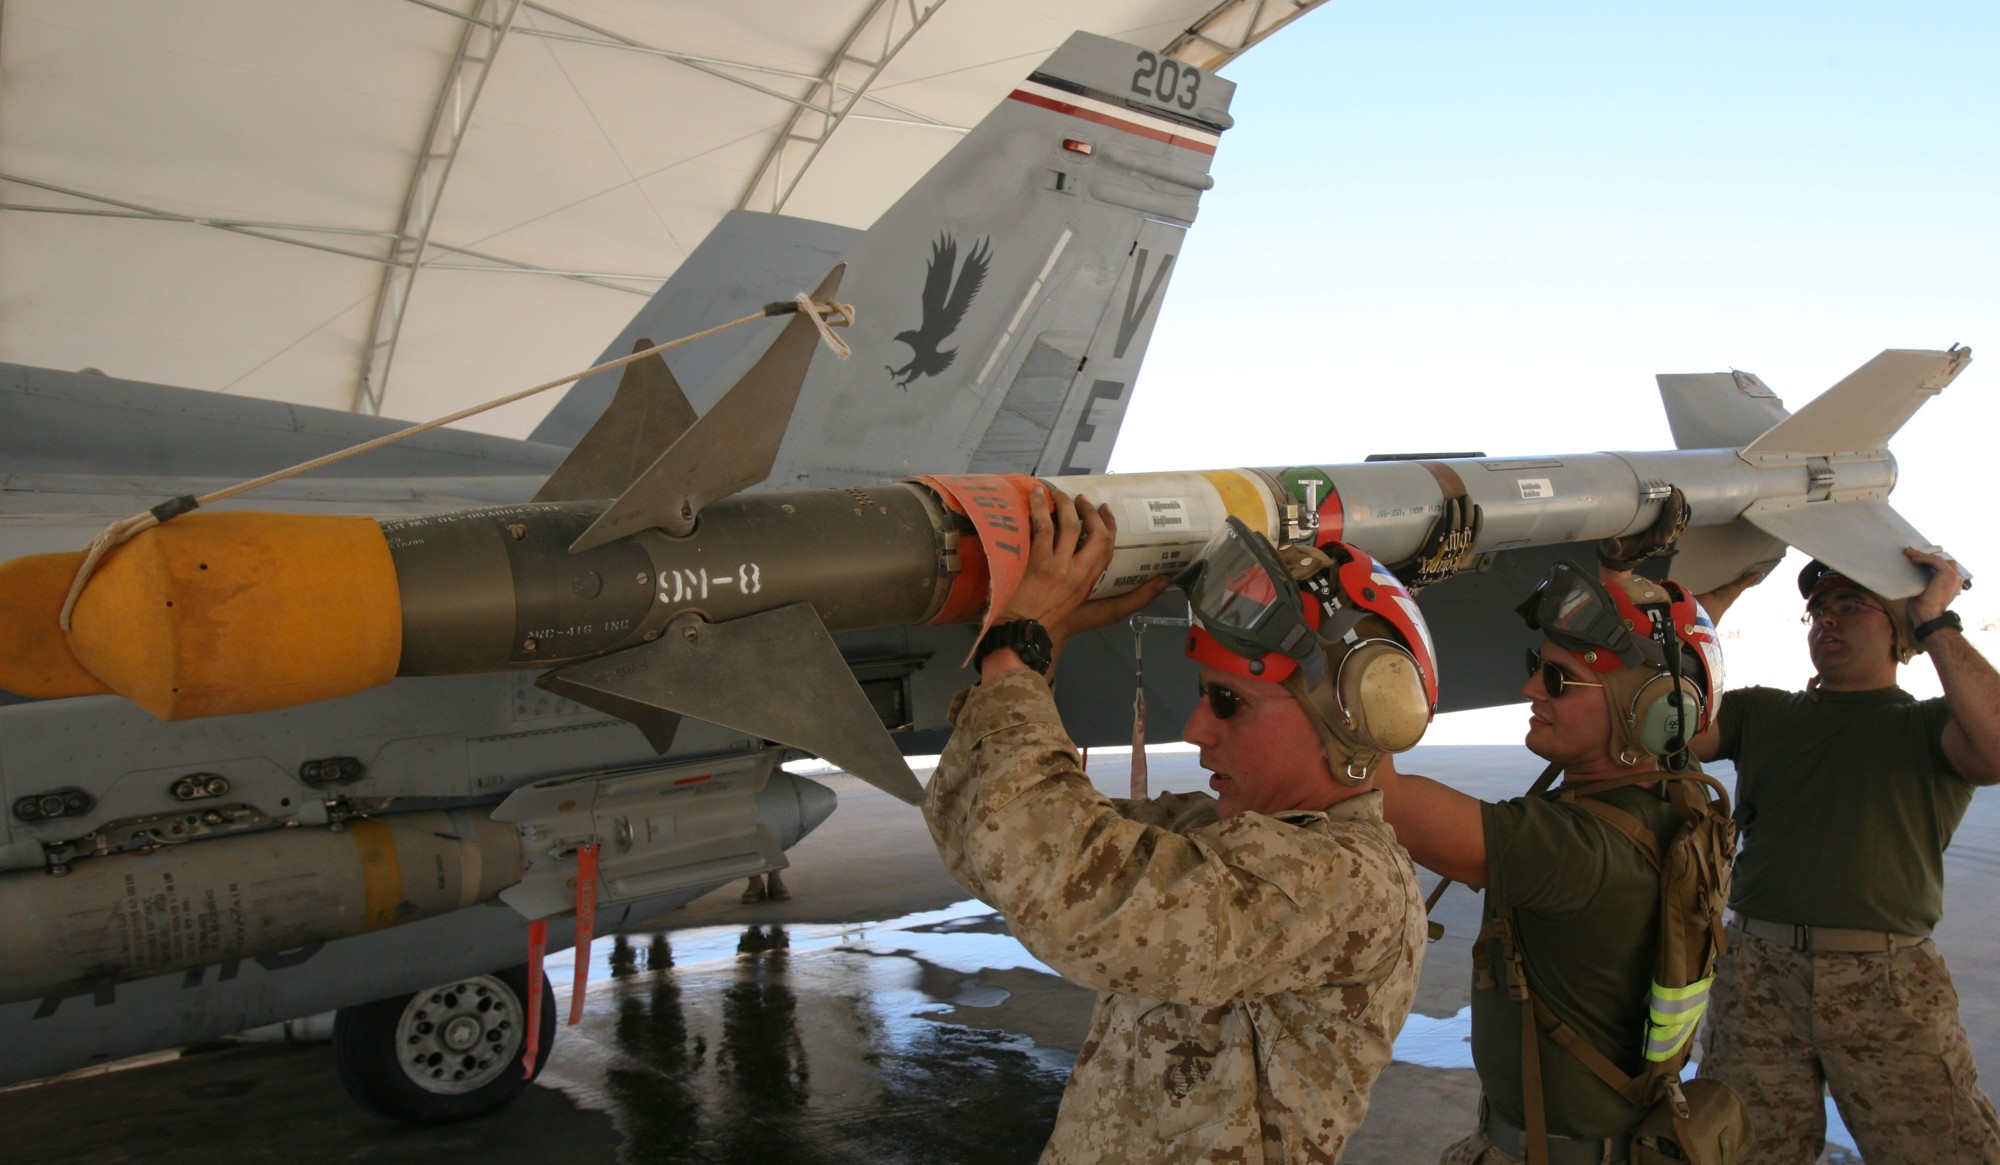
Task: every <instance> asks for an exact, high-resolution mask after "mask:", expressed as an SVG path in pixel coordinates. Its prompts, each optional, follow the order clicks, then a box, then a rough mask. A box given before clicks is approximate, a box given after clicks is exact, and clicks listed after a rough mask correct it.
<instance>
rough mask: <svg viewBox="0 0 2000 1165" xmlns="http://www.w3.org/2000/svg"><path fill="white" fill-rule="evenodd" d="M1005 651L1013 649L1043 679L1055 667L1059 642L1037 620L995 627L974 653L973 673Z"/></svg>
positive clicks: (996, 624) (1018, 620) (983, 638)
mask: <svg viewBox="0 0 2000 1165" xmlns="http://www.w3.org/2000/svg"><path fill="white" fill-rule="evenodd" d="M1003 647H1009V648H1012V649H1013V651H1014V654H1015V655H1018V656H1020V657H1021V662H1022V663H1025V664H1027V665H1028V666H1029V667H1031V668H1034V669H1035V670H1036V671H1037V672H1040V673H1041V674H1042V675H1047V674H1049V668H1050V666H1052V665H1053V664H1054V663H1055V642H1054V641H1053V640H1051V639H1050V638H1049V629H1048V628H1046V627H1044V626H1042V625H1041V624H1040V623H1037V622H1035V621H1034V620H1033V619H1010V620H1008V621H1007V622H1005V623H995V624H994V625H993V627H992V629H991V630H989V631H988V632H987V633H986V634H985V635H983V636H981V637H980V640H979V646H978V647H975V648H973V649H972V667H973V670H975V671H977V670H978V669H979V668H980V666H981V665H983V664H984V663H985V662H986V657H987V656H988V655H990V654H992V653H993V652H996V651H998V650H1000V649H1001V648H1003Z"/></svg>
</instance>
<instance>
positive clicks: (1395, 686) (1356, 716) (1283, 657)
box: [1177, 518, 1437, 785]
mask: <svg viewBox="0 0 2000 1165" xmlns="http://www.w3.org/2000/svg"><path fill="white" fill-rule="evenodd" d="M1177 581H1178V582H1179V584H1180V586H1181V588H1182V589H1183V590H1185V591H1186V592H1187V595H1188V602H1189V605H1190V606H1191V607H1192V609H1193V612H1194V620H1195V626H1194V628H1193V629H1192V630H1191V631H1190V632H1189V633H1188V645H1187V653H1188V656H1189V657H1190V658H1192V659H1194V660H1195V661H1196V662H1197V663H1202V664H1206V665H1208V666H1210V667H1214V668H1219V669H1221V670H1222V671H1226V672H1230V673H1231V674H1234V675H1239V676H1244V677H1247V678H1249V679H1256V680H1264V681H1266V682H1269V683H1275V684H1281V685H1283V686H1284V688H1285V689H1286V690H1287V691H1289V692H1291V693H1292V697H1293V698H1294V699H1296V700H1297V701H1298V702H1299V704H1300V705H1301V706H1302V707H1304V708H1305V710H1306V716H1307V718H1308V719H1309V720H1311V721H1312V722H1313V726H1314V727H1315V728H1317V729H1318V730H1319V735H1320V742H1321V743H1322V744H1323V745H1324V746H1325V747H1326V759H1327V768H1328V769H1329V770H1330V771H1331V772H1332V773H1333V775H1334V778H1335V779H1336V780H1339V781H1341V782H1342V783H1343V784H1348V785H1359V784H1361V783H1363V782H1365V781H1367V779H1368V776H1369V774H1370V773H1371V772H1372V771H1373V770H1374V767H1375V765H1376V763H1377V762H1378V761H1380V760H1381V758H1382V757H1383V755H1385V754H1387V753H1392V752H1401V751H1402V750H1404V749H1406V748H1409V747H1411V746H1412V745H1414V744H1416V743H1417V741H1418V740H1420V739H1422V738H1423V735H1424V729H1425V728H1426V727H1427V726H1428V725H1429V724H1430V719H1431V713H1432V712H1433V711H1435V710H1436V708H1437V663H1436V659H1437V653H1436V651H1435V649H1433V647H1432V646H1431V637H1430V629H1429V628H1427V627H1426V626H1424V617H1423V614H1422V613H1421V612H1420V611H1418V610H1417V604H1416V600H1415V599H1412V598H1411V597H1410V593H1409V591H1407V590H1406V589H1404V587H1403V584H1402V583H1400V582H1398V581H1397V579H1396V576H1395V575H1393V574H1391V573H1389V571H1388V569H1387V568H1386V567H1384V566H1383V565H1382V564H1381V563H1379V562H1376V561H1375V560H1374V559H1373V558H1371V557H1369V556H1368V554H1367V553H1366V552H1364V551H1362V550H1360V549H1357V548H1356V547H1353V546H1350V545H1348V544H1347V543H1344V542H1328V543H1327V544H1326V545H1325V546H1324V547H1312V546H1306V545H1303V544H1301V545H1297V546H1290V547H1287V548H1286V549H1284V550H1282V551H1280V550H1277V549H1276V548H1274V547H1273V546H1272V545H1271V543H1270V541H1269V540H1268V539H1266V538H1265V537H1264V536H1263V535H1262V534H1259V533H1257V532H1256V531H1254V530H1251V529H1250V528H1249V527H1248V526H1246V525H1244V524H1243V523H1242V522H1241V521H1240V520H1238V519H1236V518H1230V519H1228V521H1227V522H1226V523H1225V524H1224V526H1223V528H1222V529H1221V530H1218V531H1217V532H1216V534H1215V536H1214V537H1213V538H1211V539H1209V542H1208V545H1207V546H1206V547H1205V548H1203V550H1202V553H1201V557H1200V558H1199V559H1197V560H1196V561H1195V563H1194V564H1193V565H1192V566H1190V567H1189V568H1188V569H1187V570H1185V571H1183V572H1182V573H1181V576H1180V578H1179V579H1178V580H1177Z"/></svg>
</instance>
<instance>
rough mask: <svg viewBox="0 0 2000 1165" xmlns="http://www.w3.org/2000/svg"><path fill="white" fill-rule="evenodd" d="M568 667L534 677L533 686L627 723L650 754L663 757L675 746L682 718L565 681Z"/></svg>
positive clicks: (673, 713) (587, 685)
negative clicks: (642, 738) (639, 734)
mask: <svg viewBox="0 0 2000 1165" xmlns="http://www.w3.org/2000/svg"><path fill="white" fill-rule="evenodd" d="M569 670H570V669H569V668H557V669H556V670H554V671H550V672H543V673H542V674H541V675H538V676H536V677H535V686H536V687H538V688H540V689H542V690H543V691H545V692H554V693H555V694H556V695H558V696H561V697H562V698H563V699H565V700H575V701H576V702H577V703H579V704H582V705H583V706H585V707H587V708H595V709H597V710H598V711H599V712H603V713H605V714H606V715H610V716H616V717H618V718H619V719H620V720H625V721H629V722H630V723H631V724H632V726H633V727H635V728H637V729H638V730H639V731H640V732H642V733H644V734H645V736H646V743H647V744H650V745H652V746H653V751H654V752H657V753H659V754H661V755H663V756H664V755H665V754H666V751H667V750H668V749H669V748H672V747H673V746H674V733H676V732H678V731H679V730H680V726H681V718H680V714H679V713H676V712H669V711H667V710H666V709H665V708H659V707H655V706H654V705H652V704H648V703H646V702H644V701H643V700H632V699H628V698H626V697H625V696H622V695H620V694H618V693H616V692H611V691H606V690H604V689H603V688H598V687H594V686H592V685H589V684H585V683H578V682H576V681H574V680H571V679H568V678H566V677H565V676H564V674H563V673H565V672H567V671H569Z"/></svg>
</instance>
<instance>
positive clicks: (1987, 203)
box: [1111, 0, 2000, 743]
mask: <svg viewBox="0 0 2000 1165" xmlns="http://www.w3.org/2000/svg"><path fill="white" fill-rule="evenodd" d="M1996 51H2000V6H1994V5H1978V4H1944V3H1903V4H1896V5H1888V4H1840V3H1834V4H1812V5H1807V4H1794V3H1761V4H1755V5H1745V4H1712V3H1684V4H1675V5H1661V4H1635V3H1624V2H1614V3H1604V2H1600V3H1594V4H1584V3H1557V2H1553V0H1548V2H1534V0H1530V2H1527V3H1510V4H1507V5H1491V4H1481V3H1468V2H1439V3H1425V4H1411V3H1400V4H1398V3H1388V2H1385V0H1331V2H1330V3H1328V4H1326V5H1324V6H1323V7H1321V8H1319V9H1317V10H1315V11H1313V12H1311V13H1308V14H1307V15H1306V16H1305V17H1303V18H1301V19H1300V20H1299V21H1297V22H1295V23H1294V24H1293V25H1292V26H1291V27H1289V28H1287V29H1286V30H1284V31H1283V32H1281V33H1280V34H1278V35H1277V36H1275V37H1273V38H1272V39H1271V40H1269V41H1266V42H1265V43H1264V44H1262V45H1259V46H1258V47H1257V48H1255V49H1253V50H1251V51H1250V52H1249V53H1248V54H1246V55H1245V56H1244V57H1243V58H1241V59H1240V60H1238V61H1237V62H1235V63H1234V64H1232V65H1231V66H1230V67H1229V68H1227V69H1226V70H1224V74H1223V75H1224V76H1227V77H1229V78H1230V79H1231V80H1233V81H1235V82H1236V83H1237V85H1238V88H1237V90H1236V95H1235V99H1234V102H1233V105H1232V107H1231V113H1232V115H1233V117H1234V118H1235V122H1236V124H1235V127H1234V128H1232V129H1231V130H1229V131H1228V132H1227V133H1225V134H1224V135H1223V138H1222V144H1221V146H1220V148H1219V149H1218V151H1217V154H1216V158H1215V162H1214V167H1213V171H1212V172H1213V175H1214V178H1215V188H1214V189H1213V190H1212V191H1210V192H1209V193H1208V194H1207V195H1205V196H1204V198H1203V200H1202V205H1201V211H1200V217H1199V218H1198V220H1197V222H1196V225H1195V227H1194V229H1193V230H1192V231H1191V232H1190V235H1189V237H1188V241H1187V243H1186V245H1185V248H1184V250H1183V252H1182V255H1181V258H1180V261H1179V263H1178V264H1177V267H1176V270H1175V271H1174V275H1173V281H1172V285H1171V289H1170V292H1169V295H1168V297H1167V299H1166V302H1165V305H1164V306H1163V308H1162V312H1161V315H1160V318H1159V323H1158V326H1157V328H1156V330H1155V332H1154V336H1153V341H1152V345H1151V348H1150V350H1149V352H1148V354H1147V357H1146V362H1145V366H1144V372H1143V374H1142V375H1141V377H1140V380H1139V382H1138V388H1137V390H1136V392H1135V395H1134V400H1133V403H1132V406H1131V409H1130V411H1129V413H1128V415H1127V418H1126V421H1125V425H1124V428H1123V430H1122V431H1121V433H1120V436H1119V440H1118V445H1117V449H1116V452H1115V454H1114V456H1113V458H1112V462H1111V468H1112V469H1113V470H1114V471H1118V472H1135V471H1142V470H1153V469H1188V468H1194V467H1208V466H1231V465H1259V466H1273V465H1298V464H1322V465H1324V464H1337V463H1344V462H1351V461H1359V460H1361V459H1362V458H1364V457H1365V456H1366V455H1367V454H1369V453H1372V452H1393V451H1401V450H1410V449H1418V448H1421V449H1458V450H1481V451H1483V452H1486V453H1489V454H1493V455H1502V454H1530V453H1580V452H1587V451H1594V450H1647V449H1671V448H1673V438H1672V436H1671V434H1670V432H1669V430H1668V427H1667V423H1666V417H1665V414H1664V412H1663V411H1662V410H1661V407H1660V403H1659V395H1658V390H1657V388H1656V387H1655V384H1654V381H1653V376H1654V374H1655V373H1658V372H1715V371H1723V370H1726V369H1731V368H1736V369H1743V370H1746V371H1750V372H1754V373H1756V374H1757V375H1759V376H1760V377H1761V378H1762V379H1763V380H1764V381H1765V382H1766V383H1767V384H1768V385H1770V386H1771V388H1772V389H1773V390H1775V391H1776V392H1777V393H1778V394H1779V396H1780V397H1782V398H1783V399H1784V401H1785V403H1786V405H1787V406H1788V407H1790V408H1792V409H1794V410H1796V409H1797V408H1798V407H1800V406H1801V405H1803V404H1804V403H1805V402H1806V401H1808V400H1810V399H1811V398H1812V397H1814V396H1815V395H1817V394H1818V393H1819V392H1820V391H1822V390H1824V389H1825V388H1827V387H1829V386H1831V385H1833V384H1834V383H1836V382H1837V381H1839V380H1840V379H1841V378H1842V377H1843V376H1845V375H1846V374H1847V373H1849V372H1851V371H1852V370H1854V369H1855V368H1857V367H1859V366H1860V365H1861V364H1863V363H1865V362H1866V361H1867V360H1868V359H1870V358H1871V357H1873V356H1874V355H1875V354H1876V353H1877V352H1879V351H1881V350H1882V349H1884V348H1945V347H1949V346H1950V345H1952V344H1954V343H1962V344H1965V345H1967V346H1969V347H1971V348H1973V349H1974V360H1973V362H1972V364H1971V366H1970V367H1969V368H1968V369H1967V370H1966V371H1965V372H1964V373H1963V374H1962V375H1960V376H1959V378H1958V379H1957V381H1955V382H1954V383H1953V384H1952V385H1951V386H1950V387H1949V388H1948V389H1946V390H1945V391H1944V392H1943V393H1942V394H1941V395H1939V396H1937V397H1936V398H1934V399H1932V400H1931V401H1930V402H1929V403H1928V404H1926V405H1925V406H1924V407H1923V408H1922V409H1921V410H1920V411H1919V412H1918V413H1917V415H1916V416H1915V417H1914V418H1913V419H1912V420H1911V421H1910V422H1909V424H1908V425H1906V426H1905V428H1904V429H1903V431H1902V432H1901V433H1900V434H1898V436H1897V437H1896V439H1895V440H1893V441H1892V442H1891V445H1890V449H1891V451H1892V452H1893V453H1894V454H1895V455H1896V457H1897V459H1898V462H1899V464H1900V467H1901V477H1900V479H1899V483H1898V486H1897V489H1896V491H1895V494H1894V495H1893V497H1892V502H1893V504H1894V505H1895V506H1896V507H1897V509H1898V510H1900V511H1901V512H1902V513H1903V515H1904V516H1905V517H1906V518H1908V519H1909V520H1910V521H1911V522H1912V523H1913V524H1914V525H1915V526H1916V527H1917V529H1918V530H1920V531H1922V532H1923V533H1924V534H1925V535H1926V536H1927V537H1928V538H1930V539H1931V540H1932V541H1935V542H1937V543H1939V544H1941V545H1943V546H1944V547H1946V548H1947V549H1948V550H1949V551H1951V552H1952V553H1953V554H1954V555H1955V556H1956V557H1957V558H1959V560H1960V561H1961V562H1963V563H1964V564H1965V565H1966V566H1967V567H1968V568H1969V569H1971V570H1972V571H1973V573H1974V574H1975V575H1981V576H1982V580H1981V581H1982V583H1983V585H1981V586H1979V587H1976V588H1975V589H1974V590H1973V591H1971V592H1969V593H1968V594H1966V595H1965V596H1963V598H1962V599H1961V600H1960V601H1959V603H1958V609H1959V610H1960V611H1961V612H1962V613H1963V614H1964V615H1965V616H1966V617H1967V620H1968V623H1970V624H1972V625H1973V626H1974V627H1975V628H1981V627H1985V628H1988V629H1993V628H1994V627H1995V625H1996V624H2000V555H1996V554H1995V553H1994V549H1995V543H1996V535H1995V525H1996V523H1995V517H1996V511H2000V474H1996V473H1995V472H1993V470H1992V469H1991V468H1990V467H1991V466H1993V465H1994V464H1995V459H1994V457H1993V456H1992V453H1993V451H1994V448H1995V443H1996V442H2000V432H1996V428H2000V426H1996V424H1995V422H1996V420H2000V398H1997V397H1996V395H1995V394H1996V393H2000V68H1996V67H1995V64H1996V59H1997V58H1996ZM1982 355H1983V358H1982ZM1803 563H1804V559H1803V558H1801V557H1799V556H1798V555H1797V554H1796V553H1794V555H1793V556H1792V557H1791V558H1790V559H1789V560H1788V562H1787V563H1786V564H1785V566H1783V567H1782V568H1781V574H1780V577H1778V578H1776V579H1774V580H1773V581H1771V582H1770V583H1768V584H1767V585H1765V586H1761V587H1758V588H1756V589H1754V590H1752V591H1751V592H1749V594H1748V596H1746V598H1745V599H1744V600H1743V601H1742V602H1741V603H1739V604H1738V606H1737V608H1736V610H1735V611H1734V612H1732V614H1731V615H1730V616H1729V617H1728V618H1727V619H1726V620H1725V621H1724V624H1723V630H1724V633H1725V635H1726V637H1727V643H1726V646H1727V648H1728V651H1729V662H1728V670H1729V673H1730V675H1729V679H1730V683H1731V684H1732V685H1734V686H1741V685H1743V684H1747V683H1771V684H1781V685H1784V686H1789V687H1796V686H1800V685H1801V684H1802V683H1803V682H1804V680H1805V678H1806V677H1807V676H1808V675H1809V674H1810V665H1809V664H1808V662H1807V660H1806V655H1805V649H1804V628H1803V627H1801V626H1800V625H1799V623H1798V615H1799V611H1800V604H1799V601H1798V595H1797V591H1796V590H1795V589H1794V584H1793V577H1794V575H1795V574H1796V572H1797V569H1798V567H1799V566H1801V565H1803ZM1988 571H1990V572H1992V573H1991V575H1990V581H1988V580H1987V578H1986V577H1985V576H1984V573H1983V572H1988ZM1979 640H1981V641H1984V642H1985V643H1987V644H1988V645H1989V646H1988V647H1987V650H1988V653H1989V655H1990V654H1993V652H1994V650H1995V648H1996V647H2000V630H1995V631H1994V633H1993V634H1990V635H1989V634H1986V633H1981V634H1980V636H1979ZM1904 686H1905V687H1907V688H1909V689H1910V690H1911V691H1913V692H1916V693H1918V694H1919V695H1932V694H1936V692H1937V690H1938V688H1937V684H1936V680H1935V676H1934V675H1933V674H1932V673H1931V672H1930V669H1929V668H1928V666H1927V665H1926V664H1925V663H1924V662H1923V661H1921V660H1919V661H1918V662H1917V663H1916V664H1915V665H1913V666H1912V667H1910V668H1906V669H1905V676H1904ZM1522 721H1523V717H1522V715H1521V714H1520V713H1519V711H1518V709H1508V710H1504V711H1494V712H1487V713H1468V714H1464V715H1462V716H1458V717H1447V718H1444V719H1443V720H1441V722H1440V723H1439V724H1438V725H1437V726H1436V728H1434V730H1433V733H1432V735H1431V737H1429V738H1427V742H1431V743H1439V742H1444V743H1474V742H1481V743H1483V742H1497V741H1507V740H1518V739H1519V733H1520V729H1521V724H1522Z"/></svg>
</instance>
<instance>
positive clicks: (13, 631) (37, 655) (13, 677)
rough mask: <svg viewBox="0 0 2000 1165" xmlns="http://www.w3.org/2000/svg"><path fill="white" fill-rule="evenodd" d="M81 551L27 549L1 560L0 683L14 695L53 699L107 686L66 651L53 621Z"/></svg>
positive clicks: (66, 638) (96, 692)
mask: <svg viewBox="0 0 2000 1165" xmlns="http://www.w3.org/2000/svg"><path fill="white" fill-rule="evenodd" d="M82 564H83V551H81V550H77V551H72V552H70V553H68V554H31V555H29V556H27V557H26V558H16V559H13V560H11V561H9V562H0V643H5V644H7V645H8V648H7V650H6V651H4V652H0V688H5V689H6V690H7V691H10V692H12V693H14V694H15V695H17V696H30V697H33V698H34V699H37V700H57V699H61V698H62V697H64V696H99V695H103V694H104V693H106V692H109V691H110V690H111V689H110V688H108V687H105V686H104V681H103V680H100V679H98V678H97V677H96V676H94V675H91V674H90V672H89V670H88V669H86V668H85V667H84V666H83V665H82V664H81V663H78V662H77V659H76V656H74V655H72V654H71V653H70V649H69V636H67V635H64V634H63V632H62V627H61V626H59V625H58V624H57V622H56V620H57V618H58V617H59V616H60V615H61V614H62V605H63V599H64V598H66V597H68V595H69V584H70V580H71V579H73V578H75V577H76V568H77V567H78V566H81V565H82Z"/></svg>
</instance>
